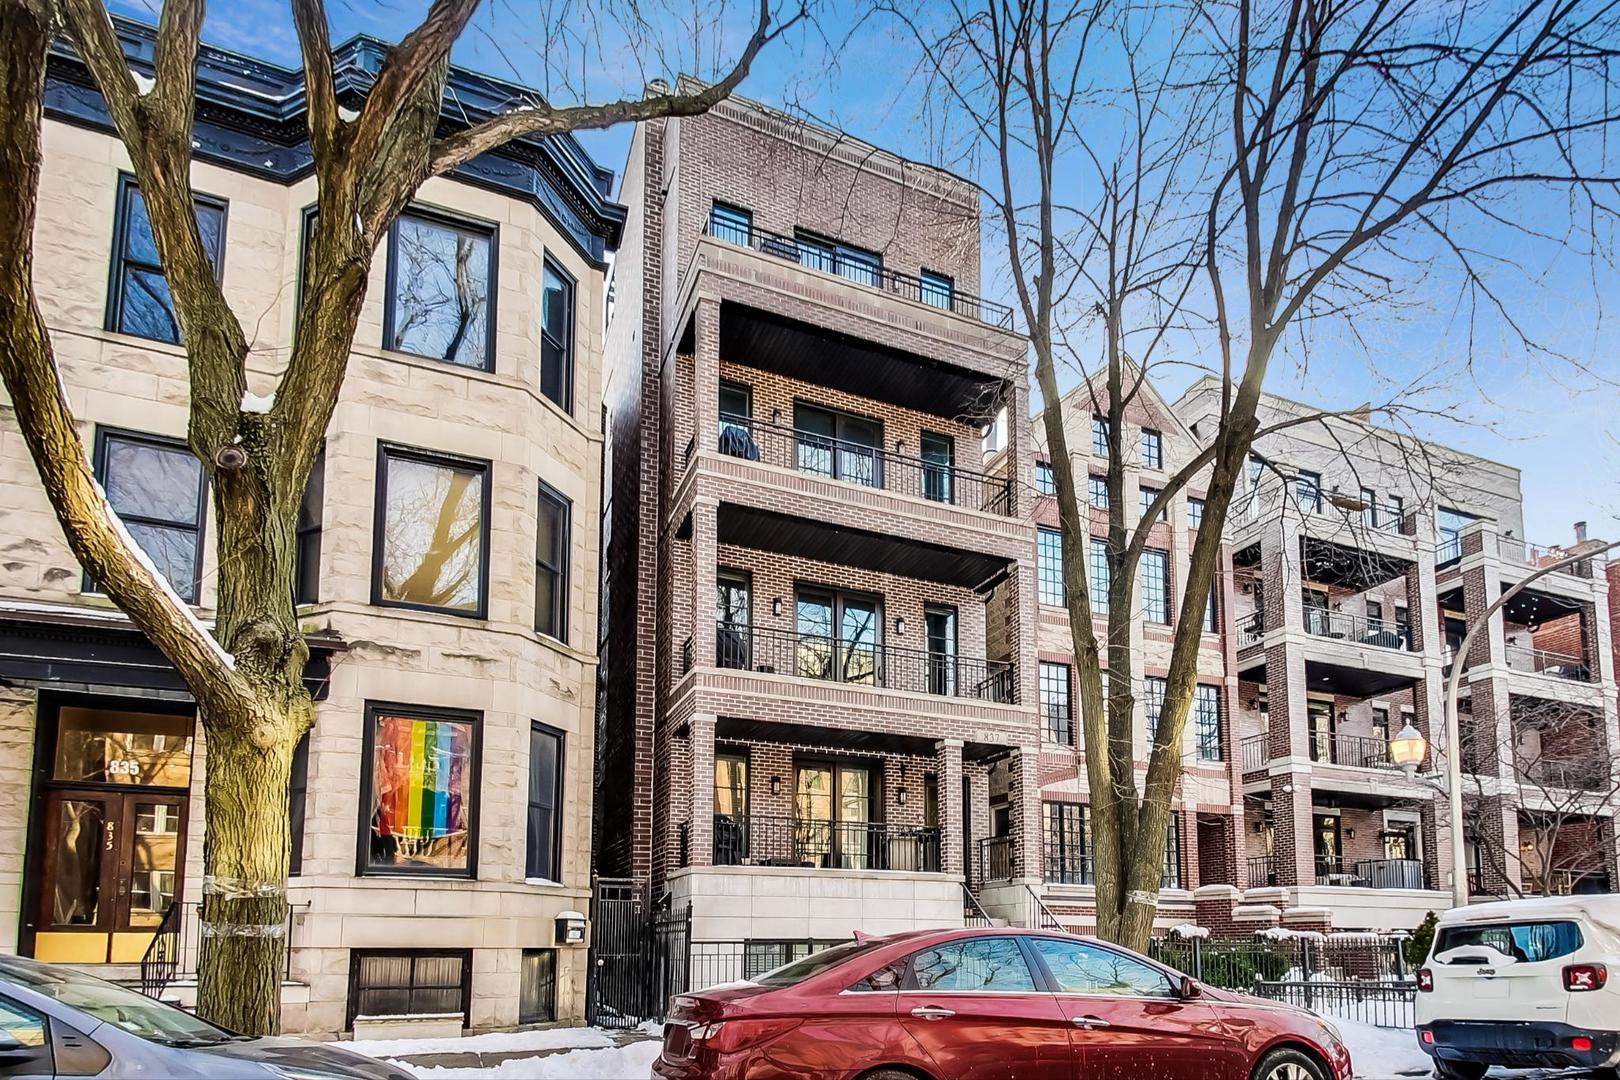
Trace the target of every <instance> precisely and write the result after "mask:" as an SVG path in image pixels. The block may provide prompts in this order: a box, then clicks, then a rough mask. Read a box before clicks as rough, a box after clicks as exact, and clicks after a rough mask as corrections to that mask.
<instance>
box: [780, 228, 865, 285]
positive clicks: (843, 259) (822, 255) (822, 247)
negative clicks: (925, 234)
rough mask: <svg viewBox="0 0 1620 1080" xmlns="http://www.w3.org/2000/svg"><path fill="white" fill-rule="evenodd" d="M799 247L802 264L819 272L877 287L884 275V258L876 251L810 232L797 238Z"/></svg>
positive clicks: (800, 234)
mask: <svg viewBox="0 0 1620 1080" xmlns="http://www.w3.org/2000/svg"><path fill="white" fill-rule="evenodd" d="M795 240H796V242H797V243H798V245H799V262H800V263H801V264H802V265H804V266H808V267H810V268H812V269H815V270H823V271H825V272H827V273H829V274H837V275H838V276H839V277H841V278H848V279H849V280H850V281H856V282H859V283H860V284H862V285H871V286H876V285H877V283H878V279H879V278H880V277H882V276H883V256H881V255H879V254H878V253H877V252H875V251H867V250H866V249H864V248H858V247H854V246H852V245H850V244H843V243H839V242H838V241H836V240H823V239H821V238H820V237H817V236H811V235H809V234H807V233H799V234H797V235H796V237H795Z"/></svg>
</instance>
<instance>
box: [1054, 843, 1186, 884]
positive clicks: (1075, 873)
mask: <svg viewBox="0 0 1620 1080" xmlns="http://www.w3.org/2000/svg"><path fill="white" fill-rule="evenodd" d="M1178 857H1179V852H1177V851H1176V850H1175V849H1174V848H1171V849H1170V850H1169V851H1168V852H1166V855H1165V866H1164V870H1163V872H1162V873H1161V874H1160V875H1159V887H1160V888H1161V889H1179V888H1181V867H1180V866H1179V865H1178ZM1045 858H1046V867H1045V871H1044V875H1043V878H1044V880H1045V881H1046V882H1047V883H1048V884H1051V885H1094V884H1096V881H1097V877H1096V867H1095V864H1094V862H1093V859H1092V856H1091V854H1090V853H1089V852H1087V851H1086V850H1085V849H1084V848H1081V847H1079V846H1078V845H1076V844H1072V843H1069V844H1061V843H1052V842H1050V841H1049V842H1048V843H1047V844H1046V851H1045Z"/></svg>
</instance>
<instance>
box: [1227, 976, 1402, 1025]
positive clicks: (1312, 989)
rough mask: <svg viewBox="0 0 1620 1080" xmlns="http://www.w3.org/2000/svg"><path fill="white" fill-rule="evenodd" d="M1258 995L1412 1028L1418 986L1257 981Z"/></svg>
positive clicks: (1332, 1015)
mask: <svg viewBox="0 0 1620 1080" xmlns="http://www.w3.org/2000/svg"><path fill="white" fill-rule="evenodd" d="M1250 989H1251V990H1252V991H1253V992H1254V993H1255V994H1256V995H1257V996H1259V997H1263V998H1269V999H1270V1000H1272V1001H1285V1002H1287V1003H1288V1004H1290V1005H1298V1006H1299V1007H1301V1008H1304V1009H1309V1010H1311V1011H1312V1012H1314V1013H1317V1014H1318V1015H1320V1016H1325V1017H1328V1018H1330V1019H1341V1020H1354V1021H1356V1022H1357V1023H1362V1024H1370V1025H1372V1026H1373V1027H1382V1028H1411V1027H1412V1026H1413V1023H1414V1018H1413V1014H1412V1010H1413V1007H1414V1006H1415V1004H1416V1002H1417V987H1416V986H1415V985H1414V984H1412V983H1394V982H1388V983H1378V982H1325V981H1322V980H1292V979H1291V980H1285V981H1278V982H1269V981H1265V980H1261V981H1258V982H1256V983H1255V984H1254V986H1253V987H1251V988H1250Z"/></svg>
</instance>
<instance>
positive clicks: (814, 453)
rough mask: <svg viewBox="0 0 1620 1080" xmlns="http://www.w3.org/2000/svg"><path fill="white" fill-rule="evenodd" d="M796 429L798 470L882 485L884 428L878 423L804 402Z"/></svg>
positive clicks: (795, 409) (796, 409) (796, 410)
mask: <svg viewBox="0 0 1620 1080" xmlns="http://www.w3.org/2000/svg"><path fill="white" fill-rule="evenodd" d="M793 427H794V441H795V442H796V443H797V445H798V453H797V457H798V467H799V471H801V472H808V473H815V474H817V475H818V476H829V477H832V478H833V479H836V480H847V481H848V482H850V483H852V484H861V485H864V486H866V487H882V486H883V468H882V448H883V425H882V424H880V423H878V422H877V421H876V420H870V419H868V418H866V417H864V416H853V415H851V414H849V413H841V412H834V411H833V410H831V409H821V408H817V407H816V406H814V405H805V404H802V403H801V404H796V405H794V407H793Z"/></svg>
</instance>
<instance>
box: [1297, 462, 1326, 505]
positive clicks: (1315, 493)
mask: <svg viewBox="0 0 1620 1080" xmlns="http://www.w3.org/2000/svg"><path fill="white" fill-rule="evenodd" d="M1294 502H1295V503H1297V504H1298V505H1299V508H1300V509H1301V510H1303V511H1305V512H1306V513H1307V514H1320V513H1321V512H1322V474H1321V473H1315V472H1309V471H1307V470H1305V469H1301V470H1299V471H1298V472H1296V473H1295V474H1294Z"/></svg>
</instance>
